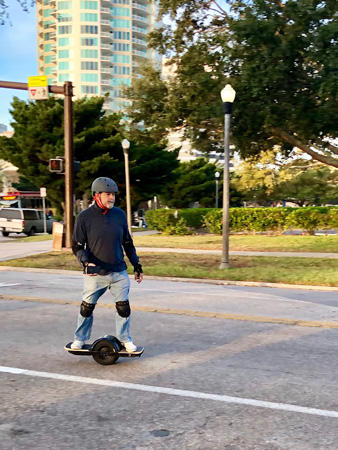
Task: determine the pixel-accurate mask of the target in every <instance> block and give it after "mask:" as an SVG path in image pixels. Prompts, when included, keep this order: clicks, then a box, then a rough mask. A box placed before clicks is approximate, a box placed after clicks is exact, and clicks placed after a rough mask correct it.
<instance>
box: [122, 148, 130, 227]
mask: <svg viewBox="0 0 338 450" xmlns="http://www.w3.org/2000/svg"><path fill="white" fill-rule="evenodd" d="M122 148H123V153H124V168H125V174H126V199H127V202H126V203H127V222H128V229H129V233H130V236H131V235H132V232H131V206H130V181H129V148H130V142H129V141H128V139H123V141H122Z"/></svg>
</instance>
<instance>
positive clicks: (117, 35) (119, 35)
mask: <svg viewBox="0 0 338 450" xmlns="http://www.w3.org/2000/svg"><path fill="white" fill-rule="evenodd" d="M114 39H125V40H126V41H129V39H130V33H129V31H114Z"/></svg>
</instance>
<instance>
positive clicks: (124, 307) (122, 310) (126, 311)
mask: <svg viewBox="0 0 338 450" xmlns="http://www.w3.org/2000/svg"><path fill="white" fill-rule="evenodd" d="M116 310H117V312H118V315H119V316H121V317H129V316H130V305H129V300H125V301H123V302H116Z"/></svg>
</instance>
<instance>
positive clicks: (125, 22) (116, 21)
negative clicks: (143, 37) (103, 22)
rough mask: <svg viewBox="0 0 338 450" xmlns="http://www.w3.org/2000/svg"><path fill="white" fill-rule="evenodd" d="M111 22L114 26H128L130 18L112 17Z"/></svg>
mask: <svg viewBox="0 0 338 450" xmlns="http://www.w3.org/2000/svg"><path fill="white" fill-rule="evenodd" d="M112 22H113V27H115V28H130V20H125V19H113V20H112Z"/></svg>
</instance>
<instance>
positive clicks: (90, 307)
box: [80, 301, 95, 317]
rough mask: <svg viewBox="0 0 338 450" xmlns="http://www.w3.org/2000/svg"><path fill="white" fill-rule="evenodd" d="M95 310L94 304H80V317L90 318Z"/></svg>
mask: <svg viewBox="0 0 338 450" xmlns="http://www.w3.org/2000/svg"><path fill="white" fill-rule="evenodd" d="M94 309H95V304H93V303H87V302H85V301H83V302H82V303H81V308H80V314H81V316H82V317H90V316H91V315H92V314H93V311H94Z"/></svg>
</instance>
